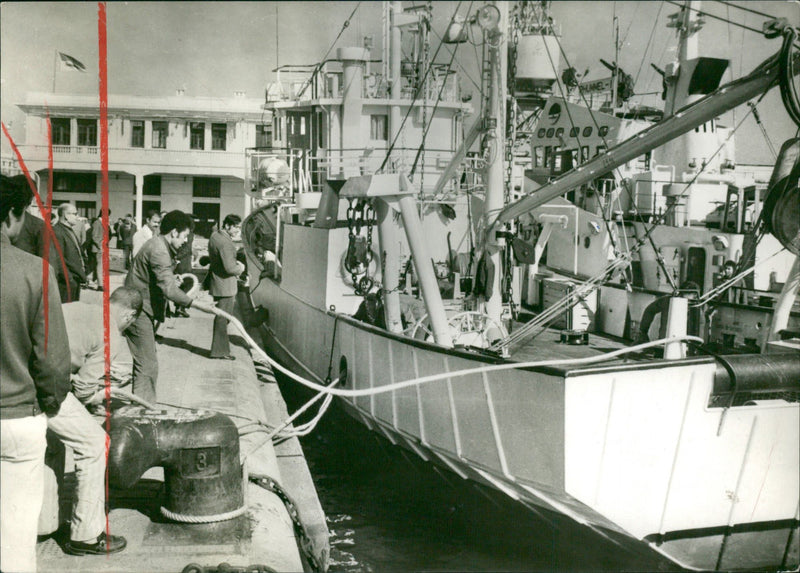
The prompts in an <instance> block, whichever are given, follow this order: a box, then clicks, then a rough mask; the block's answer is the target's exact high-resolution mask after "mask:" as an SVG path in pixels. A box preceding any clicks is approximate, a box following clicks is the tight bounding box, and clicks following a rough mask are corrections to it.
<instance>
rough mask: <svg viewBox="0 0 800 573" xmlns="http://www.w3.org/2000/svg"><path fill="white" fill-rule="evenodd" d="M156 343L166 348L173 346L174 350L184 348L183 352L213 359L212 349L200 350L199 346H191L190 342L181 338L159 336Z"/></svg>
mask: <svg viewBox="0 0 800 573" xmlns="http://www.w3.org/2000/svg"><path fill="white" fill-rule="evenodd" d="M156 342H157V343H158V344H163V345H164V346H171V347H173V348H182V349H183V350H188V351H189V352H191V353H192V354H197V355H198V356H202V357H203V358H211V350H210V349H208V348H200V347H199V346H195V345H194V344H189V343H188V342H186V341H185V340H182V339H180V338H170V337H168V336H158V337H156Z"/></svg>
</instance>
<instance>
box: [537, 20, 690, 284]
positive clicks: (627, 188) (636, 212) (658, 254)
mask: <svg viewBox="0 0 800 573" xmlns="http://www.w3.org/2000/svg"><path fill="white" fill-rule="evenodd" d="M554 38H555V40H556V44H558V49H559V51H560V52H561V55H562V56H563V57H564V63H565V64H566V65H567V67H571V64H570V62H569V58H568V57H567V53H566V52H565V51H564V47H563V46H562V45H561V42H560V41H559V39H558V36H554ZM545 49H546V50H547V56H548V58H549V59H550V65H551V66H554V64H553V59H552V58H551V57H550V50H549V49H548V48H547V43H545ZM559 85H560V84H559ZM578 95H579V96H580V98H581V99H582V100H583V103H584V105H585V106H586V110H587V111H588V112H589V117H591V118H592V123H593V124H594V127H595V129H597V132H598V135H599V134H600V124H598V123H597V118H596V117H595V115H594V111H593V110H592V107H591V105H590V104H589V102H588V101H586V95H585V94H584V93H583V92H582V91H581V87H580V85H578ZM611 98H612V102H614V103H616V99H617V94H616V93H612V94H611ZM565 107H566V106H565ZM567 110H568V113H567V115H568V117H569V119H570V123H571V124H573V125H574V123H573V122H572V116H570V115H569V108H568V107H567ZM600 138H601V139H602V140H603V145H605V148H606V149H608V148H609V145H608V141H607V140H606V138H605V136H604V135H600ZM578 144H579V145H580V140H578ZM612 171H613V172H614V174H615V181H617V180H618V181H619V182H621V184H622V187H623V189H624V190H625V192H626V193H627V194H628V198H629V200H630V204H631V206H632V207H633V210H634V215H635V216H636V217H638V219H639V221H640V222H641V223H642V224H644V223H645V222H644V219H643V218H642V216H641V213H639V208H638V207H637V206H636V200H635V197H634V195H633V192H632V190H631V188H630V186H629V185H628V184H627V182H626V181H625V178H624V177H622V174H621V172H620V170H619V167H616V168H614V169H613V170H612ZM602 217H603V221H604V222H605V224H606V230H607V232H608V236H609V239H610V240H611V244H612V247H613V248H614V249H615V250H617V244H616V242H615V241H614V238H613V234H612V232H611V223H610V221H609V220H608V217H607V216H606V213H605V210H603V211H602ZM645 236H646V237H648V240H649V241H650V244H651V246H652V248H653V252H654V253H655V255H656V262H657V263H658V265H659V267H661V270H662V271H663V272H664V276H665V277H667V280H668V281H669V283H670V285H671V286H672V288H673V289H674V290H677V285H676V284H675V281H674V280H673V278H672V275H670V273H669V270H668V269H667V263H666V262H665V261H664V257H662V256H661V251H660V250H659V249H658V248H657V246H656V244H655V241H654V239H653V238H652V237H650V236H649V235H645ZM623 276H624V275H623Z"/></svg>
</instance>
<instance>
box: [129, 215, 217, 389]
mask: <svg viewBox="0 0 800 573" xmlns="http://www.w3.org/2000/svg"><path fill="white" fill-rule="evenodd" d="M193 227H194V222H193V221H192V218H191V217H190V216H189V215H187V214H186V213H184V212H183V211H170V212H169V213H167V214H166V215H165V216H164V218H163V219H162V220H161V227H160V234H159V235H157V236H154V237H153V238H152V239H150V240H149V241H147V242H146V243H145V244H144V246H142V248H141V249H140V250H139V252H138V253H137V254H136V256H135V257H134V259H133V264H132V265H131V270H130V271H129V272H128V275H127V276H126V277H125V286H126V287H129V288H133V289H135V290H138V291H139V292H140V293H141V295H142V300H143V307H142V313H141V314H140V315H139V316H138V317H137V319H136V320H135V321H134V322H133V324H132V325H131V326H130V327H129V328H128V329H127V331H126V336H127V338H128V345H129V346H130V350H131V354H132V355H133V393H134V394H136V395H137V396H139V397H140V398H142V399H143V400H147V401H148V402H153V403H155V402H156V381H157V380H158V357H157V355H156V339H155V322H156V321H158V322H163V321H164V314H165V307H166V303H167V300H171V301H172V302H175V303H177V304H180V305H182V306H185V307H190V306H191V307H193V308H197V309H199V310H202V311H203V312H208V313H213V312H214V306H213V305H210V304H207V303H204V302H202V301H199V300H195V299H192V298H190V297H189V296H187V295H186V293H184V292H183V291H182V290H181V289H180V288H179V286H178V282H177V281H176V277H175V274H174V273H173V269H174V268H175V260H174V257H175V255H176V253H177V252H178V249H179V248H180V247H181V245H183V244H184V243H185V242H186V239H187V237H188V236H189V232H190V231H191V230H192V228H193Z"/></svg>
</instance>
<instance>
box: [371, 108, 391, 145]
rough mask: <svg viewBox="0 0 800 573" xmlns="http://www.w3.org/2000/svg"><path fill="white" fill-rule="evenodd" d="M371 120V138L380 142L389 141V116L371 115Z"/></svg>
mask: <svg viewBox="0 0 800 573" xmlns="http://www.w3.org/2000/svg"><path fill="white" fill-rule="evenodd" d="M369 119H370V121H369V138H370V139H374V140H378V141H386V140H387V139H389V131H388V129H387V126H388V123H389V120H388V116H386V115H385V114H380V115H371V116H370V117H369Z"/></svg>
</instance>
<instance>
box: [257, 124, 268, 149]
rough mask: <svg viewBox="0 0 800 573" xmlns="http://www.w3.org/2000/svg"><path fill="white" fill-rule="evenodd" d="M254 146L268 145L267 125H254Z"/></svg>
mask: <svg viewBox="0 0 800 573" xmlns="http://www.w3.org/2000/svg"><path fill="white" fill-rule="evenodd" d="M256 147H269V126H268V125H257V126H256Z"/></svg>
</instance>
